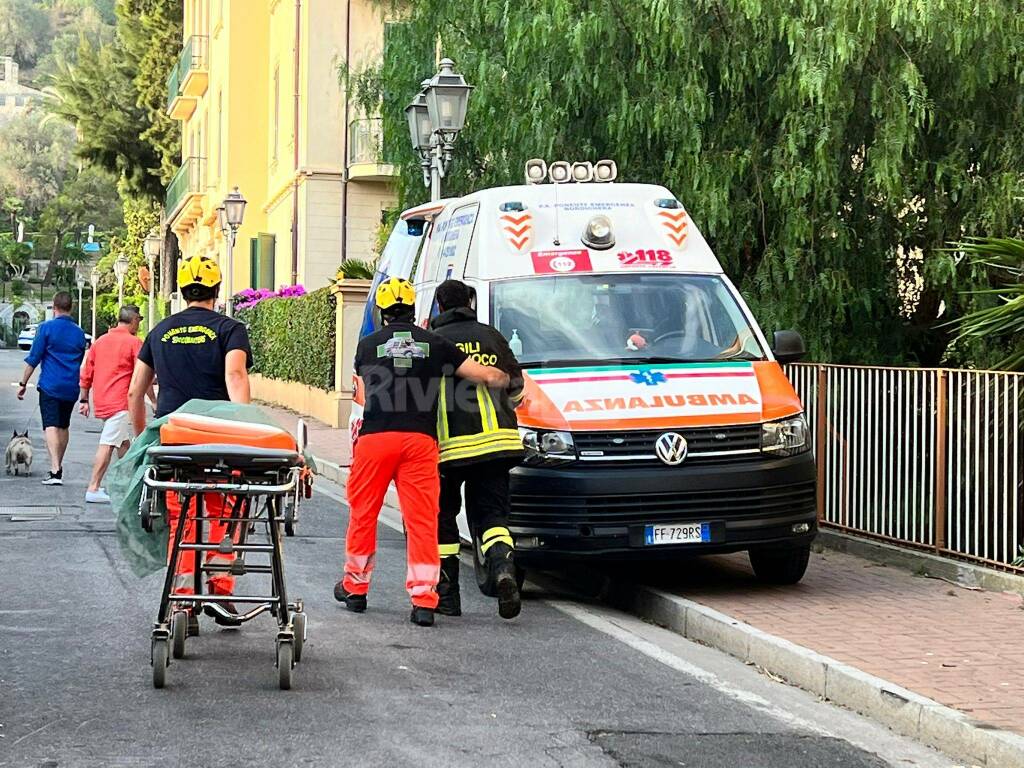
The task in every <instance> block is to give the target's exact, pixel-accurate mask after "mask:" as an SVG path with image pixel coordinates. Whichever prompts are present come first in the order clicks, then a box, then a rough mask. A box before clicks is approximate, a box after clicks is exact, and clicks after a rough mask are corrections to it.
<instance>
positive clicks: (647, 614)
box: [313, 456, 1024, 768]
mask: <svg viewBox="0 0 1024 768" xmlns="http://www.w3.org/2000/svg"><path fill="white" fill-rule="evenodd" d="M313 459H314V462H315V465H316V466H315V470H316V472H317V474H320V475H323V477H325V478H326V479H328V480H331V481H333V482H336V483H338V484H339V485H344V484H345V481H346V480H347V478H348V474H349V472H348V468H347V467H341V466H339V465H338V464H335V463H334V462H330V461H325V460H323V459H321V458H319V457H316V456H314V457H313ZM385 503H386V504H387V505H389V506H392V507H397V506H398V494H397V493H396V492H395V489H394V488H393V487H392V488H389V489H388V494H387V497H386V499H385ZM819 535H820V534H819ZM824 538H825V539H826V541H824V542H822V543H823V544H824V545H825V546H827V547H828V548H830V549H839V550H840V551H844V552H849V553H851V554H855V555H859V556H863V557H866V558H867V559H871V560H876V559H878V558H879V557H880V556H881V555H880V554H879V552H878V549H877V548H878V547H879V545H877V544H875V543H874V542H866V544H867V545H868V546H866V547H864V548H861V547H860V546H859V545H860V544H861V541H860V540H858V539H856V538H854V537H852V536H846V535H844V534H836V533H833V532H828V534H827V535H826V536H825V537H824ZM882 546H883V547H884V549H887V550H888V549H891V550H896V553H895V556H894V559H893V560H892V561H887V562H889V563H891V564H894V565H898V564H903V563H908V564H910V566H909V567H911V569H912V570H913V569H914V567H915V566H917V567H918V568H919V567H920V564H921V562H922V559H921V553H916V552H913V553H909V554H910V558H902V557H901V558H897V557H896V556H902V555H904V554H905V553H904V552H903V551H902V550H899V549H898V548H896V547H889V546H885V545H882ZM841 547H846V548H844V549H840V548H841ZM862 552H864V553H865V554H861V553H862ZM883 554H885V555H886V556H889V554H890V553H883ZM928 557H930V560H928V561H927V564H928V565H932V566H935V565H936V564H934V563H932V562H931V561H933V560H934V561H938V563H937V565H938V567H934V570H932V571H930V572H931V573H934V574H935V575H942V576H944V577H946V578H951V579H952V578H956V580H957V581H958V582H960V583H964V582H965V581H967V578H960V577H959V576H956V574H959V573H961V570H960V569H964V572H966V573H968V574H970V575H971V578H978V579H979V581H978V582H973V581H971V582H970V583H978V585H979V586H981V585H983V584H986V582H985V581H981V580H980V578H981V577H980V576H979V575H978V574H976V573H973V572H974V571H977V570H985V571H987V570H988V569H978V568H977V567H976V566H969V565H968V566H966V567H965V566H964V564H962V563H956V562H953V563H948V564H947V563H946V562H945V561H943V560H942V559H941V558H938V557H934V556H928ZM995 573H996V574H997V575H998V576H1008V574H999V573H998V572H995ZM947 574H954V575H948V576H947ZM1013 578H1016V579H1020V577H1013ZM1021 581H1022V582H1024V580H1021ZM991 583H1005V582H1002V581H994V582H991ZM986 588H995V589H998V588H999V587H986ZM1004 589H1005V587H1004ZM1019 589H1020V587H1016V588H1014V589H1012V590H1011V591H1018V590H1019ZM607 599H608V602H610V603H611V604H613V605H614V606H616V607H618V608H620V609H623V610H625V611H627V612H629V613H632V614H634V615H636V616H638V617H640V618H641V619H644V620H646V621H650V622H653V623H655V624H658V625H659V626H662V627H665V628H666V629H670V630H672V631H673V632H675V633H676V634H679V635H682V636H683V637H685V638H687V639H689V640H693V641H694V642H698V643H701V644H702V645H707V646H710V647H712V648H715V649H717V650H720V651H724V652H725V653H728V654H729V655H731V656H734V657H736V658H737V659H739V660H740V661H743V662H746V663H749V664H753V665H754V666H756V667H759V668H760V669H762V670H764V671H765V672H769V673H771V674H772V675H775V676H777V677H781V678H782V679H784V680H785V681H786V682H788V683H790V684H791V685H795V686H797V687H798V688H803V689H804V690H806V691H810V692H811V693H813V694H816V695H817V696H820V697H822V698H823V699H827V700H829V701H831V702H833V703H835V704H838V705H840V706H843V707H846V708H848V709H851V710H853V711H854V712H857V713H859V714H861V715H864V716H866V717H870V718H871V719H873V720H875V721H877V722H880V723H882V724H884V725H886V726H888V727H889V728H891V729H892V730H893V731H896V732H897V733H899V734H902V735H903V736H908V737H910V738H912V739H915V740H917V741H919V742H921V743H923V744H926V745H928V746H930V747H934V748H935V749H938V750H940V751H941V752H944V753H945V754H947V755H949V756H950V757H953V758H955V759H958V760H964V761H966V762H967V763H969V764H973V765H978V766H986V768H1024V736H1021V735H1018V734H1015V733H1011V732H1009V731H1003V730H999V729H996V728H993V727H992V726H989V725H986V724H984V723H978V722H975V721H973V720H971V718H969V717H968V716H967V715H966V714H964V713H963V712H959V711H957V710H955V709H953V708H951V707H947V706H945V705H944V704H940V703H939V702H937V701H935V700H933V699H929V698H927V697H925V696H921V695H920V694H917V693H914V692H913V691H911V690H908V689H906V688H903V687H902V686H899V685H896V684H895V683H891V682H889V681H888V680H884V679H882V678H880V677H875V676H874V675H870V674H868V673H866V672H862V671H861V670H859V669H857V668H855V667H852V666H850V665H849V664H844V663H843V662H841V661H838V660H837V659H833V658H832V657H830V656H825V655H823V654H820V653H818V652H817V651H814V650H811V649H810V648H805V647H804V646H802V645H797V644H796V643H793V642H790V641H789V640H785V639H783V638H781V637H776V636H775V635H771V634H769V633H767V632H764V631H762V630H760V629H758V628H757V627H754V626H751V625H750V624H746V623H745V622H742V621H739V620H737V619H734V618H732V617H731V616H728V615H727V614H724V613H722V612H720V611H716V610H715V609H713V608H708V607H707V606H705V605H701V604H700V603H697V602H694V601H693V600H687V599H686V598H683V597H678V596H677V595H673V594H670V593H668V592H665V591H663V590H660V589H656V588H653V587H645V586H638V585H635V584H627V583H623V582H619V583H613V584H611V585H610V587H609V589H608V593H607Z"/></svg>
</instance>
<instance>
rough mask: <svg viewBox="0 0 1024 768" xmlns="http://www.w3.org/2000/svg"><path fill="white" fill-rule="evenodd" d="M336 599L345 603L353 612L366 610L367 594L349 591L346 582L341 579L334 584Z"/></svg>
mask: <svg viewBox="0 0 1024 768" xmlns="http://www.w3.org/2000/svg"><path fill="white" fill-rule="evenodd" d="M334 599H335V600H337V601H338V602H339V603H344V604H345V607H346V608H348V609H349V610H350V611H352V613H362V612H363V611H365V610H366V595H357V594H355V593H354V592H348V591H347V590H346V589H345V587H344V582H341V581H339V582H338V583H337V584H335V585H334Z"/></svg>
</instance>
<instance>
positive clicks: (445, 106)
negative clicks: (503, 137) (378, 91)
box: [405, 59, 473, 201]
mask: <svg viewBox="0 0 1024 768" xmlns="http://www.w3.org/2000/svg"><path fill="white" fill-rule="evenodd" d="M472 90H473V86H471V85H469V84H468V83H466V80H465V78H464V77H463V76H462V75H460V74H459V73H458V72H456V71H455V62H454V61H452V60H451V59H441V68H440V69H439V70H438V72H437V74H436V75H434V76H433V77H432V78H430V80H424V81H423V83H421V87H420V92H419V93H418V94H417V95H416V98H414V99H413V100H412V103H410V104H409V106H408V107H406V108H405V116H406V119H407V120H408V123H409V138H410V139H411V141H412V147H413V149H414V150H416V151H417V152H418V153H419V155H420V160H421V164H422V166H423V183H424V184H425V185H426V186H427V187H429V188H430V199H431V200H432V201H433V200H440V199H441V179H443V178H444V175H445V172H446V171H447V169H448V165H449V164H450V163H451V159H452V150H453V148H454V146H455V139H456V138H457V137H458V135H459V132H460V131H462V129H463V128H464V127H465V125H466V111H467V109H468V108H469V94H470V91H472Z"/></svg>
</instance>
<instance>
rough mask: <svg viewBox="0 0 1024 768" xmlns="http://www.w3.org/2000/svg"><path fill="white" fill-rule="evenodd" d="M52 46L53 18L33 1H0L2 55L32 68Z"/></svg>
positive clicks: (0, 48)
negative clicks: (51, 21) (51, 23)
mask: <svg viewBox="0 0 1024 768" xmlns="http://www.w3.org/2000/svg"><path fill="white" fill-rule="evenodd" d="M49 44H50V19H49V16H48V15H47V13H46V11H45V10H44V9H42V8H40V7H39V3H36V2H33V0H0V55H4V56H13V57H14V58H15V59H16V60H17V61H18V63H19V64H21V65H22V66H25V67H31V66H33V65H34V64H35V63H36V61H38V60H39V59H40V58H41V57H42V56H43V55H44V54H45V53H46V51H47V49H48V48H49Z"/></svg>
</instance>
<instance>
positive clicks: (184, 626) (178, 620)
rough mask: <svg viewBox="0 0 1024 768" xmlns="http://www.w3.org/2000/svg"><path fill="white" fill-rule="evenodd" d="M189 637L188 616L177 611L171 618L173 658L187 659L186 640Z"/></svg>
mask: <svg viewBox="0 0 1024 768" xmlns="http://www.w3.org/2000/svg"><path fill="white" fill-rule="evenodd" d="M187 636H188V614H187V613H186V612H185V611H175V612H174V615H173V616H171V656H173V657H174V658H175V659H183V658H185V638H186V637H187Z"/></svg>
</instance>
